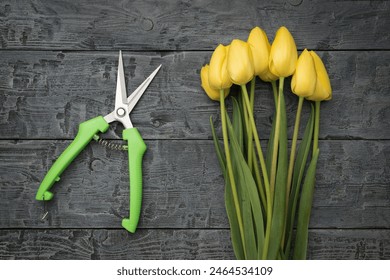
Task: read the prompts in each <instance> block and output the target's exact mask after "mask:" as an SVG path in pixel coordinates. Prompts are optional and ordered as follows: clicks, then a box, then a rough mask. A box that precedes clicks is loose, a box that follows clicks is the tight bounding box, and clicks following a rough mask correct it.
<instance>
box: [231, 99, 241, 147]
mask: <svg viewBox="0 0 390 280" xmlns="http://www.w3.org/2000/svg"><path fill="white" fill-rule="evenodd" d="M232 100H233V130H234V133H235V135H236V139H237V141H238V145H239V147H240V150H241V152H243V151H244V132H243V125H242V118H241V109H240V105H239V104H238V102H237V99H235V98H234V97H232Z"/></svg>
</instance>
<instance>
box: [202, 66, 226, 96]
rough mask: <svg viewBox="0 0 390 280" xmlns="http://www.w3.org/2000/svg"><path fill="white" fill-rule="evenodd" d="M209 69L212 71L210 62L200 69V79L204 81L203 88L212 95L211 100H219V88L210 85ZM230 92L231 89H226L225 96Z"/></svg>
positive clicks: (208, 94)
mask: <svg viewBox="0 0 390 280" xmlns="http://www.w3.org/2000/svg"><path fill="white" fill-rule="evenodd" d="M209 71H210V66H209V65H208V64H206V65H205V66H203V67H202V69H201V70H200V79H201V81H202V88H203V89H204V91H205V92H206V94H207V96H208V97H210V99H211V100H214V101H219V95H220V93H219V90H218V89H213V88H212V87H210V84H209ZM228 94H229V90H225V97H226V96H227V95H228Z"/></svg>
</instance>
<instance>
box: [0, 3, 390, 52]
mask: <svg viewBox="0 0 390 280" xmlns="http://www.w3.org/2000/svg"><path fill="white" fill-rule="evenodd" d="M294 2H296V1H285V0H276V1H253V0H244V1H225V0H224V1H206V0H200V1H170V0H164V1H157V2H156V1H142V0H137V1H120V2H118V1H105V0H98V1H94V2H93V4H91V2H90V1H87V0H79V1H72V0H66V1H49V0H46V1H32V0H25V1H22V0H16V1H15V0H3V1H2V2H1V5H0V47H1V48H3V49H39V50H41V49H52V50H53V49H56V50H64V49H67V50H70V49H71V50H79V49H87V50H95V49H97V50H103V49H105V50H107V49H108V50H112V49H131V50H199V49H200V50H205V49H208V50H210V49H212V48H214V47H215V46H216V45H217V44H218V43H219V42H221V43H225V44H227V43H229V42H230V40H232V39H234V38H240V39H246V38H247V36H248V32H249V30H250V29H251V28H253V27H254V26H256V25H259V26H261V27H262V28H264V29H265V30H266V32H267V33H268V34H269V37H270V38H273V37H274V35H273V34H274V33H275V32H276V30H277V29H278V28H279V26H280V25H286V26H287V27H288V28H289V29H290V30H291V31H292V33H293V35H294V36H295V38H296V42H297V45H298V47H300V48H302V49H303V48H310V49H388V48H389V43H390V39H389V36H388V25H389V21H390V13H389V11H390V8H389V5H388V2H387V1H320V0H316V1H299V2H301V4H300V5H295V3H294ZM291 3H292V4H291ZM357 34H358V35H357Z"/></svg>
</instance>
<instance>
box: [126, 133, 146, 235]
mask: <svg viewBox="0 0 390 280" xmlns="http://www.w3.org/2000/svg"><path fill="white" fill-rule="evenodd" d="M123 140H127V143H128V151H129V169H130V207H129V208H130V214H129V218H128V219H127V218H126V219H123V220H122V226H123V227H124V228H125V229H126V230H128V231H129V232H131V233H134V232H135V230H136V229H137V225H138V221H139V216H140V214H141V204H142V158H143V156H144V153H145V151H146V145H145V142H144V140H143V139H142V137H141V134H139V132H138V130H137V129H136V128H128V129H125V130H124V131H123Z"/></svg>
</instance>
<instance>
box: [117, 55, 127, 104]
mask: <svg viewBox="0 0 390 280" xmlns="http://www.w3.org/2000/svg"><path fill="white" fill-rule="evenodd" d="M126 103H127V92H126V84H125V72H124V71H123V61H122V51H119V60H118V74H117V79H116V93H115V109H118V108H120V107H123V106H125V104H126Z"/></svg>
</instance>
